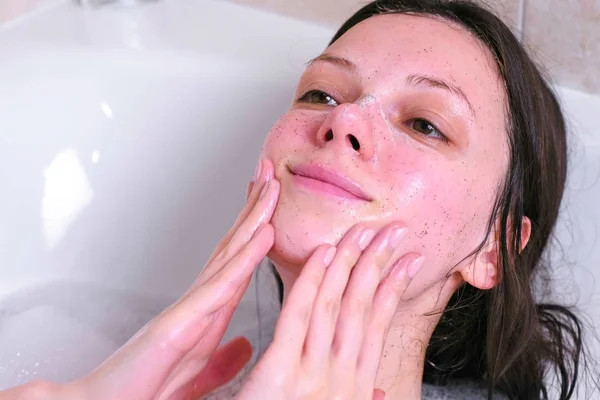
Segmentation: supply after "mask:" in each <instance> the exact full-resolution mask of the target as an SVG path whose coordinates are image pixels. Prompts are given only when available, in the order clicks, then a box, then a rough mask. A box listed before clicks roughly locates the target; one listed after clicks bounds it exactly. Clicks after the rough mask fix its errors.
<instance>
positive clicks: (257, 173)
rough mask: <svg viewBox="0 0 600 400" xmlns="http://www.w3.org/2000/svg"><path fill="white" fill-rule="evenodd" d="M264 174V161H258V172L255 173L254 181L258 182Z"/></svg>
mask: <svg viewBox="0 0 600 400" xmlns="http://www.w3.org/2000/svg"><path fill="white" fill-rule="evenodd" d="M261 174H262V160H258V164H256V171H254V181H255V182H258V178H260V175H261Z"/></svg>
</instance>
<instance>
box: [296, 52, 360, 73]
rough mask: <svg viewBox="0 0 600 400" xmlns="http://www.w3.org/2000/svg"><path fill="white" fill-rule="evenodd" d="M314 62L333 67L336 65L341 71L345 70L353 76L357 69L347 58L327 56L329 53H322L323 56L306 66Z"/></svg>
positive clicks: (308, 64)
mask: <svg viewBox="0 0 600 400" xmlns="http://www.w3.org/2000/svg"><path fill="white" fill-rule="evenodd" d="M315 62H327V63H330V64H334V65H337V66H338V67H341V68H342V69H345V70H347V71H348V72H351V73H353V74H356V73H357V72H358V67H357V66H356V64H354V63H353V62H352V61H350V60H348V59H347V58H344V57H338V56H334V55H333V54H329V53H323V54H321V55H319V56H317V57H315V58H313V59H312V60H310V61H309V62H308V63H307V64H306V65H307V66H310V65H312V64H313V63H315Z"/></svg>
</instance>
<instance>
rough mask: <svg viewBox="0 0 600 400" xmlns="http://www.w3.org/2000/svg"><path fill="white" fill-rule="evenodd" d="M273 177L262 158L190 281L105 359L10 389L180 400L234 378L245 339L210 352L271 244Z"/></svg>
mask: <svg viewBox="0 0 600 400" xmlns="http://www.w3.org/2000/svg"><path fill="white" fill-rule="evenodd" d="M273 174H274V172H273V165H272V164H271V163H270V162H269V161H266V160H262V161H261V163H260V164H259V168H258V169H257V178H256V182H255V183H254V185H253V188H252V191H251V193H250V195H249V198H248V201H247V205H246V207H245V208H244V209H243V210H242V212H241V214H240V215H239V217H238V219H237V220H236V222H235V223H234V225H233V227H232V228H231V230H230V231H229V232H228V233H227V235H226V236H225V237H224V238H223V240H222V241H221V242H220V243H219V244H218V246H217V248H216V250H215V251H214V253H213V254H212V256H211V257H210V259H209V260H208V262H207V264H206V266H205V267H204V269H203V270H202V272H201V273H200V275H199V276H198V278H197V280H196V282H195V283H194V284H193V286H192V287H191V288H190V289H189V290H188V291H187V293H186V294H185V295H183V296H182V297H181V299H179V300H178V301H177V302H176V303H175V304H173V305H172V306H170V307H169V308H167V309H166V310H165V311H163V312H162V313H161V314H160V315H159V316H157V317H156V318H154V319H153V320H152V321H150V322H149V323H148V324H147V325H146V326H145V327H144V328H142V329H141V330H140V331H139V332H138V333H137V334H136V335H135V336H134V337H133V338H132V339H130V340H129V342H127V343H126V344H125V345H124V346H123V347H122V348H121V349H119V350H118V351H117V352H116V353H115V354H114V355H112V356H111V357H110V358H109V359H108V360H107V361H106V362H104V363H103V364H102V365H101V366H100V367H98V368H97V369H96V370H95V371H93V372H92V373H91V374H89V375H88V376H86V377H85V378H83V379H81V380H78V381H75V382H72V383H69V384H66V385H53V384H49V383H44V382H38V383H35V384H33V385H30V386H27V385H26V386H25V387H22V388H17V389H14V390H13V391H12V393H17V392H19V390H21V391H25V393H33V394H34V395H35V394H36V393H45V394H47V395H48V396H46V397H43V398H45V399H47V398H52V395H53V394H57V393H58V396H59V397H55V398H60V399H63V400H66V399H77V400H81V399H85V400H95V399H98V400H112V399H115V400H116V399H132V400H133V399H135V400H146V399H153V400H154V399H169V400H179V399H188V398H190V396H200V395H203V394H206V392H207V390H209V391H211V390H213V389H215V388H216V386H220V385H221V384H223V383H226V382H227V380H229V379H231V378H233V377H234V376H235V375H236V374H237V372H238V371H239V370H240V369H241V368H242V367H243V365H244V364H245V363H247V361H248V360H249V359H250V355H251V352H252V350H251V347H250V346H249V343H248V342H247V341H246V340H244V339H238V340H234V341H232V342H230V343H229V344H227V345H225V346H224V347H223V348H222V349H221V350H219V351H217V352H216V353H215V350H216V348H217V346H218V344H219V342H220V341H221V339H222V337H223V334H224V332H225V330H226V328H227V325H228V324H229V322H230V320H231V316H232V314H233V312H234V310H235V308H236V306H237V305H238V303H239V301H240V300H241V298H242V295H243V294H244V292H245V290H246V288H247V287H248V285H249V283H250V279H251V276H252V272H253V271H254V270H255V268H256V266H257V265H258V264H259V263H260V262H261V261H262V260H263V259H264V257H265V256H266V254H267V253H268V251H269V250H270V249H271V247H272V246H273V241H274V233H273V227H272V225H271V224H270V220H271V217H272V215H273V212H274V210H275V206H276V204H277V201H278V198H279V182H277V181H276V180H275V179H274V177H273ZM213 353H215V354H214V357H213V358H212V359H211V356H213ZM248 353H249V354H250V355H248ZM209 360H210V361H209ZM240 364H241V365H240ZM9 393H10V392H6V393H5V394H4V395H2V394H0V399H2V400H4V399H13V398H21V397H12V396H11V397H6V396H9ZM23 398H27V397H23ZM33 398H35V397H33Z"/></svg>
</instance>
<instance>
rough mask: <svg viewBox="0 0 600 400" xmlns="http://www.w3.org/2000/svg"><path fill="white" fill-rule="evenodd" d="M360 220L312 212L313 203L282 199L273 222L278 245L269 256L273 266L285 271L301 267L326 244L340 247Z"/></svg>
mask: <svg viewBox="0 0 600 400" xmlns="http://www.w3.org/2000/svg"><path fill="white" fill-rule="evenodd" d="M357 222H358V221H355V220H354V218H352V217H349V216H348V215H345V216H335V215H331V214H328V215H326V216H323V212H322V210H316V209H312V207H311V205H310V204H307V203H304V202H302V203H297V202H294V201H289V200H288V201H286V199H280V202H279V204H278V205H277V208H276V209H275V213H274V214H273V218H272V219H271V223H272V224H273V228H274V231H275V244H274V246H273V248H272V250H271V252H270V253H269V258H270V259H271V260H272V261H273V263H274V264H275V265H277V266H279V267H283V268H301V267H302V266H303V265H304V264H305V263H306V261H307V259H308V258H309V257H310V255H311V254H312V253H313V252H314V250H315V249H316V248H317V247H318V246H320V245H322V244H337V243H338V241H339V240H340V239H341V238H342V237H343V235H344V234H345V233H346V232H348V230H349V229H350V228H351V227H352V226H354V225H355V224H356V223H357Z"/></svg>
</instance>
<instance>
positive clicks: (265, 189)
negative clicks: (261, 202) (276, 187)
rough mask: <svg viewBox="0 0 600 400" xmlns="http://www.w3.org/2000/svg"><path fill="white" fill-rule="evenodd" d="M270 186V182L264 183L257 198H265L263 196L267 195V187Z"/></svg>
mask: <svg viewBox="0 0 600 400" xmlns="http://www.w3.org/2000/svg"><path fill="white" fill-rule="evenodd" d="M270 184H271V182H265V185H264V186H263V188H262V190H261V191H260V196H259V198H261V199H262V198H263V197H264V196H265V194H266V193H267V191H268V190H269V185H270Z"/></svg>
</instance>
